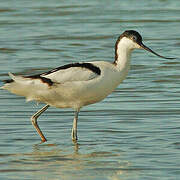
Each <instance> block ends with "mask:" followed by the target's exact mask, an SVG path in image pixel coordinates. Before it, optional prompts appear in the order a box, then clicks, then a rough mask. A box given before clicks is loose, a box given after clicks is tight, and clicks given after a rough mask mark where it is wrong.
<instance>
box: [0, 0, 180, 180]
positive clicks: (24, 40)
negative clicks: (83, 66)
mask: <svg viewBox="0 0 180 180" xmlns="http://www.w3.org/2000/svg"><path fill="white" fill-rule="evenodd" d="M130 29H133V30H136V31H138V32H139V33H140V34H141V35H142V37H143V39H144V44H146V45H147V46H149V47H150V48H152V49H153V50H155V51H156V52H158V53H159V54H162V55H164V56H168V57H176V59H175V60H166V59H160V58H158V57H156V56H153V55H152V54H150V53H148V52H145V51H142V50H135V51H134V53H133V54H132V60H131V62H132V63H131V64H132V66H131V70H130V72H129V75H128V77H127V79H126V80H125V81H124V82H123V83H122V84H121V85H120V86H119V87H118V88H117V89H116V90H115V91H114V92H113V93H112V94H111V95H110V96H108V97H107V98H106V99H105V100H104V101H102V102H100V103H97V104H94V105H90V106H87V107H84V108H83V109H82V110H81V113H80V116H79V122H78V132H79V141H78V145H74V144H73V143H72V141H71V127H72V121H73V111H72V110H71V109H55V108H49V109H48V110H47V112H45V113H44V114H43V115H42V116H41V117H40V118H39V121H38V122H39V125H40V127H41V128H42V130H43V132H44V133H45V135H46V137H47V139H48V141H47V143H44V144H40V138H39V136H38V135H37V133H36V131H35V129H34V128H33V126H32V125H31V122H30V117H31V115H32V114H34V113H35V112H36V111H37V110H39V109H40V108H41V107H42V106H43V104H37V103H34V102H30V103H25V99H24V98H23V97H18V96H16V95H13V94H10V93H9V92H7V91H4V90H1V91H0V179H3V180H6V179H18V180H21V179H43V180H45V179H51V180H56V179H64V180H73V179H78V180H81V179H82V180H84V179H86V180H92V179H93V180H94V179H95V180H100V179H101V180H109V179H112V180H119V179H121V180H132V179H133V180H135V179H137V180H140V179H151V180H152V179H156V180H157V179H163V180H165V179H167V180H169V179H179V177H180V111H179V109H180V81H179V79H180V58H179V56H180V1H178V0H174V1H172V0H156V1H144V0H138V1H135V0H126V1H115V0H110V1H106V0H105V1H102V0H100V1H96V0H91V1H87V0H79V1H72V0H69V1H64V0H62V1H59V0H46V1H44V0H36V1H27V0H21V1H14V0H1V1H0V42H1V43H0V80H2V79H7V78H8V75H7V73H8V72H12V73H14V74H36V73H39V72H43V71H47V70H50V69H51V68H55V67H58V66H61V65H64V64H67V63H72V62H77V61H96V60H103V61H110V62H111V61H114V44H115V42H116V39H117V38H118V36H119V35H120V34H121V33H122V32H123V31H125V30H130Z"/></svg>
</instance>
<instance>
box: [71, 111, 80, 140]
mask: <svg viewBox="0 0 180 180" xmlns="http://www.w3.org/2000/svg"><path fill="white" fill-rule="evenodd" d="M78 114H79V110H76V111H75V116H74V121H73V127H72V133H71V136H72V140H73V141H77V139H78V137H77V121H78Z"/></svg>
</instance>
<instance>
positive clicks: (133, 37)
mask: <svg viewBox="0 0 180 180" xmlns="http://www.w3.org/2000/svg"><path fill="white" fill-rule="evenodd" d="M123 37H127V38H129V39H131V40H132V41H134V42H136V43H138V44H141V43H142V37H141V35H140V34H139V33H138V32H137V31H134V30H127V31H124V32H123V33H122V34H121V35H120V39H122V38H123Z"/></svg>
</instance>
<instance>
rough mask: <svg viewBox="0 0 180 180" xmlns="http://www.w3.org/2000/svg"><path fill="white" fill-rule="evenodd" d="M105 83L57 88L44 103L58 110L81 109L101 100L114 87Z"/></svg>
mask: <svg viewBox="0 0 180 180" xmlns="http://www.w3.org/2000/svg"><path fill="white" fill-rule="evenodd" d="M116 86H117V85H114V86H109V85H108V84H107V83H105V84H104V83H103V82H102V83H98V82H97V83H94V82H92V83H91V82H90V83H89V82H88V83H87V82H84V83H78V82H76V83H73V84H70V83H69V84H66V85H64V86H59V87H57V88H56V89H54V90H53V93H51V94H54V95H53V96H52V97H49V98H47V101H46V103H47V104H49V105H51V106H55V107H58V108H75V109H77V108H81V107H82V106H86V105H89V104H93V103H96V102H99V101H101V100H103V99H104V98H105V97H107V96H108V95H109V94H110V93H111V92H112V91H113V90H114V88H115V87H116Z"/></svg>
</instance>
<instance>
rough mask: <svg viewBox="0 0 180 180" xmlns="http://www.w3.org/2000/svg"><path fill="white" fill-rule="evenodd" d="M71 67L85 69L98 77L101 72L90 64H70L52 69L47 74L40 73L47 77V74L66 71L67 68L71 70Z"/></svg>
mask: <svg viewBox="0 0 180 180" xmlns="http://www.w3.org/2000/svg"><path fill="white" fill-rule="evenodd" d="M71 67H81V68H86V69H89V70H90V71H92V72H94V73H96V74H98V75H100V74H101V70H100V68H99V67H97V66H95V65H93V64H91V63H72V64H66V65H64V66H60V67H58V68H55V69H52V70H50V71H48V72H45V73H42V74H41V75H43V76H44V75H48V74H51V73H54V72H56V71H59V70H64V69H68V68H71Z"/></svg>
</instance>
